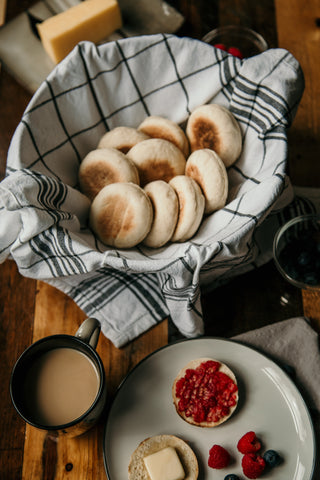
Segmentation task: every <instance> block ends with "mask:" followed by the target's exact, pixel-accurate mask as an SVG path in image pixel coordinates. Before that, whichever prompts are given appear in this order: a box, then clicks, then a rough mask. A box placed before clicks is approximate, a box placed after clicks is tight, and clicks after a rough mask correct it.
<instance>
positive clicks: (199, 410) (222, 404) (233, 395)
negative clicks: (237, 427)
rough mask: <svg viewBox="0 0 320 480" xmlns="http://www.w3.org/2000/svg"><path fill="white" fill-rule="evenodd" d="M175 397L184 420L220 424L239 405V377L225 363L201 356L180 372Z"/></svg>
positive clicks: (177, 407) (177, 409)
mask: <svg viewBox="0 0 320 480" xmlns="http://www.w3.org/2000/svg"><path fill="white" fill-rule="evenodd" d="M172 397H173V403H174V406H175V408H176V411H177V413H178V415H179V416H180V417H181V418H182V419H183V420H185V421H186V422H188V423H190V424H191V425H196V426H199V427H216V426H218V425H220V424H221V423H223V422H225V421H227V420H228V419H229V418H230V417H231V415H232V414H233V412H234V411H235V409H236V408H237V405H238V399H239V396H238V386H237V380H236V377H235V375H234V373H233V372H232V371H231V370H230V368H229V367H228V366H227V365H225V364H224V363H222V362H220V361H218V360H214V359H212V358H197V359H195V360H191V361H190V362H189V363H187V365H185V366H184V367H183V368H182V369H181V370H180V372H179V373H178V375H177V376H176V378H175V380H174V382H173V386H172Z"/></svg>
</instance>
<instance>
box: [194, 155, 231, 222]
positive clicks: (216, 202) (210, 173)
mask: <svg viewBox="0 0 320 480" xmlns="http://www.w3.org/2000/svg"><path fill="white" fill-rule="evenodd" d="M186 175H188V176H189V177H191V178H193V179H194V180H195V181H196V182H197V183H198V185H200V187H201V190H202V193H203V194H204V197H205V209H204V213H205V214H206V215H208V214H210V213H212V212H214V211H216V210H219V209H221V208H223V207H224V206H225V204H226V200H227V196H228V184H229V181H228V174H227V170H226V167H225V165H224V163H223V161H222V160H221V158H220V157H219V155H218V154H217V153H216V152H214V151H213V150H210V149H208V148H204V149H202V150H195V151H194V152H193V153H192V154H191V155H190V156H189V158H188V160H187V165H186Z"/></svg>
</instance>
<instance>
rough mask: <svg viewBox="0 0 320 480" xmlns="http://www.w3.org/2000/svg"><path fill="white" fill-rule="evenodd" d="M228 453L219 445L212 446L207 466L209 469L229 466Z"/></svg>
mask: <svg viewBox="0 0 320 480" xmlns="http://www.w3.org/2000/svg"><path fill="white" fill-rule="evenodd" d="M229 462H230V455H229V452H228V451H227V450H226V449H225V448H223V447H221V446H220V445H213V447H212V448H211V449H210V450H209V459H208V465H209V467H211V468H218V469H220V468H225V467H227V466H228V465H229Z"/></svg>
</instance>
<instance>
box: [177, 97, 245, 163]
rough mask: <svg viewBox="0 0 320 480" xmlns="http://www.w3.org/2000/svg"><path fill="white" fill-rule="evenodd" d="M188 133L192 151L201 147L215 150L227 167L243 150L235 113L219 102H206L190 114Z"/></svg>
mask: <svg viewBox="0 0 320 480" xmlns="http://www.w3.org/2000/svg"><path fill="white" fill-rule="evenodd" d="M186 134H187V137H188V139H189V142H190V148H191V151H192V152H193V151H195V150H199V149H201V148H210V149H211V150H214V151H215V152H216V153H217V154H218V155H219V157H220V158H221V160H222V161H223V163H224V164H225V166H226V167H229V166H230V165H232V164H233V163H234V162H235V161H236V160H237V159H238V158H239V156H240V153H241V150H242V134H241V130H240V126H239V123H238V121H237V120H236V118H235V117H234V115H233V114H232V113H231V112H230V110H228V109H227V108H225V107H223V106H222V105H218V104H206V105H201V106H200V107H198V108H196V109H195V110H194V111H193V112H192V113H191V115H190V117H189V119H188V123H187V128H186Z"/></svg>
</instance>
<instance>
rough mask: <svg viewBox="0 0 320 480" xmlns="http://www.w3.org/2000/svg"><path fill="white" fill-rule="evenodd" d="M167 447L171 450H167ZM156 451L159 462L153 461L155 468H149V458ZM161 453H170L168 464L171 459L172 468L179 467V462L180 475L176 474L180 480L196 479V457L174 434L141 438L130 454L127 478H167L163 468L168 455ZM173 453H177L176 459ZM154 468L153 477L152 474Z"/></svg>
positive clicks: (150, 463)
mask: <svg viewBox="0 0 320 480" xmlns="http://www.w3.org/2000/svg"><path fill="white" fill-rule="evenodd" d="M167 449H169V450H171V451H168V450H167ZM172 449H173V451H172ZM158 453H159V454H160V458H159V460H158V462H159V463H158V462H157V463H154V465H155V468H151V467H153V465H152V462H151V461H149V460H151V455H157V454H158ZM162 453H164V454H166V453H167V454H168V455H170V464H171V461H173V465H174V468H177V469H179V464H180V465H181V468H182V472H181V475H177V476H178V478H180V479H181V480H182V479H183V480H197V478H198V475H199V466H198V461H197V458H196V456H195V454H194V452H193V450H192V449H191V447H190V446H189V445H188V444H187V443H186V442H185V441H184V440H182V439H181V438H179V437H176V436H175V435H155V436H153V437H149V438H146V439H145V440H143V441H142V442H141V443H140V444H139V445H138V447H137V448H136V449H135V451H134V452H133V453H132V455H131V458H130V463H129V467H128V478H129V480H150V479H151V480H153V478H157V479H158V478H167V477H166V475H165V474H166V472H165V469H166V467H167V465H168V463H169V462H166V458H168V457H166V456H165V455H163V456H162ZM175 454H176V455H177V457H178V460H176V459H174V457H173V456H174V455H175ZM148 457H149V458H148ZM161 457H162V458H161ZM147 459H148V460H147ZM150 465H151V467H150ZM176 465H177V466H176ZM148 466H149V471H148ZM154 470H155V477H154V476H153V475H152V473H153V471H154ZM180 470H181V469H180ZM149 472H150V473H151V475H150V474H149ZM171 474H172V472H171Z"/></svg>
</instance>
